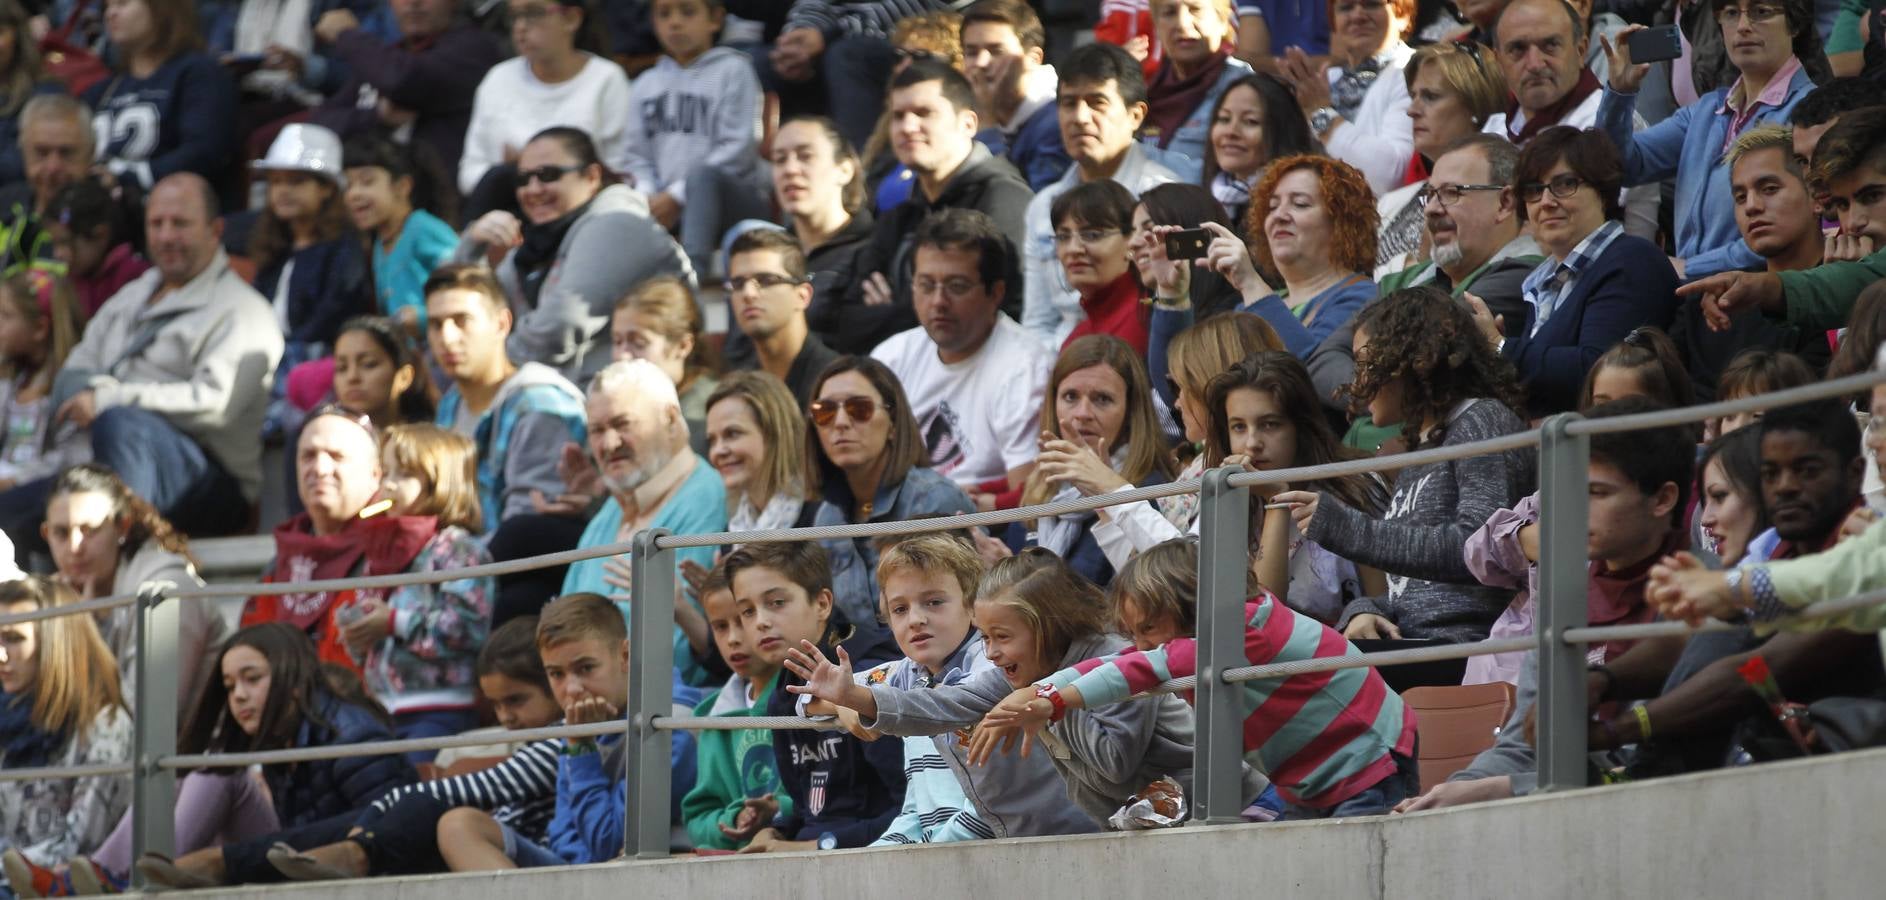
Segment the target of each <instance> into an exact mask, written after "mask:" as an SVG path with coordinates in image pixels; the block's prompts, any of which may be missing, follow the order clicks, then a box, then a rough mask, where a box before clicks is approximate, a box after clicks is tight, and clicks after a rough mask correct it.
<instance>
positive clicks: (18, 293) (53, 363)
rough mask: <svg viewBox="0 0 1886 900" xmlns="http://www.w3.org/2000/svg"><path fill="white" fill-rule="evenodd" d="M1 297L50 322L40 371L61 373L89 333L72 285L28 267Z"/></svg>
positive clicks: (6, 368) (1, 364) (2, 287)
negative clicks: (43, 304) (72, 353)
mask: <svg viewBox="0 0 1886 900" xmlns="http://www.w3.org/2000/svg"><path fill="white" fill-rule="evenodd" d="M27 43H31V41H28V42H27ZM42 294H43V295H44V300H45V302H46V307H45V309H43V310H42V309H41V308H40V305H39V304H40V300H41V299H42V298H41V295H42ZM0 298H4V300H5V301H6V302H7V303H10V304H12V305H13V308H14V309H15V310H16V311H18V312H19V314H20V315H22V316H25V317H26V320H27V321H28V322H29V323H30V324H32V325H38V324H39V323H40V322H42V321H45V322H47V332H48V333H47V340H48V342H49V346H48V347H47V350H46V361H45V362H44V363H42V364H41V365H40V367H39V368H40V371H42V372H45V373H46V374H47V375H51V374H53V373H55V372H58V371H59V369H60V368H61V367H63V366H64V365H65V358H66V356H67V355H69V354H71V352H72V348H73V347H76V346H78V343H79V337H80V336H82V335H83V334H84V333H85V316H84V315H83V314H82V313H80V312H79V300H78V296H77V295H76V294H74V293H73V291H72V282H70V281H67V280H66V279H64V278H62V277H60V276H58V275H54V274H52V273H51V272H48V271H46V270H44V269H35V268H27V269H23V270H21V271H19V272H15V273H14V274H12V275H9V276H7V277H6V279H5V280H0ZM15 374H17V373H16V372H15V371H14V368H13V365H12V364H11V363H8V362H5V361H3V360H0V375H4V376H6V377H12V376H13V375H15Z"/></svg>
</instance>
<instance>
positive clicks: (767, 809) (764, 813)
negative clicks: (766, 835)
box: [720, 794, 779, 844]
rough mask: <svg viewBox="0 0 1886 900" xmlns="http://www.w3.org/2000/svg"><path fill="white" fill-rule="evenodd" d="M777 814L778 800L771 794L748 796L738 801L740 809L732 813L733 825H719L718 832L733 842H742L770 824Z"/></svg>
mask: <svg viewBox="0 0 1886 900" xmlns="http://www.w3.org/2000/svg"><path fill="white" fill-rule="evenodd" d="M777 815H779V801H777V800H774V799H773V795H772V794H761V795H760V796H758V797H748V798H746V799H745V800H743V801H741V802H740V811H739V812H738V813H735V814H734V817H733V827H732V828H728V827H727V826H725V825H721V826H720V833H721V835H722V836H723V837H725V838H726V839H727V840H729V841H732V842H733V843H735V844H744V843H746V842H748V841H750V840H752V839H753V836H754V835H756V834H759V832H760V829H762V828H765V827H767V826H768V825H770V824H772V821H773V817H775V816H777Z"/></svg>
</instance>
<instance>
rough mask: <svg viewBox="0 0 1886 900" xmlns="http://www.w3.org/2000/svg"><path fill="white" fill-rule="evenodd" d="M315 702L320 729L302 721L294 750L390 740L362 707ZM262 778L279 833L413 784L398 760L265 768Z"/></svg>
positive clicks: (327, 699) (323, 698)
mask: <svg viewBox="0 0 1886 900" xmlns="http://www.w3.org/2000/svg"><path fill="white" fill-rule="evenodd" d="M317 699H318V706H319V709H318V711H317V716H316V718H318V719H319V721H320V722H321V723H325V725H323V724H318V723H317V722H316V721H314V720H313V719H307V720H304V721H303V722H302V723H301V730H300V731H299V732H298V733H297V734H296V735H295V746H297V747H330V746H333V745H336V744H359V743H363V742H366V741H390V740H392V739H393V729H391V728H389V727H387V725H386V724H385V723H384V722H382V721H380V719H379V717H378V716H375V715H374V714H373V713H372V712H369V711H368V710H367V709H366V708H365V707H362V706H357V705H355V704H352V703H347V702H345V701H343V700H341V699H340V698H338V697H335V696H334V695H332V694H330V693H328V692H326V691H322V692H321V693H320V694H319V695H317ZM262 777H263V780H265V781H266V782H268V791H269V798H270V799H271V800H273V801H274V802H275V816H276V818H277V819H278V820H280V822H281V824H282V827H283V828H289V827H292V826H295V825H305V824H307V823H309V822H315V821H319V820H321V819H325V818H328V817H330V816H338V815H340V814H341V813H345V812H352V811H353V810H356V809H359V808H360V807H363V806H366V805H367V804H369V803H372V802H373V801H375V800H378V799H379V798H380V795H382V794H384V793H386V792H387V791H389V790H391V789H393V788H396V787H399V786H400V785H403V784H411V783H413V782H415V781H418V780H419V777H418V775H417V774H415V773H414V772H413V767H412V765H411V764H410V763H408V762H407V761H406V757H404V756H401V755H399V754H387V755H381V756H349V757H343V758H341V759H324V760H317V761H315V762H304V763H293V764H290V765H280V766H268V767H265V768H264V769H263V770H262Z"/></svg>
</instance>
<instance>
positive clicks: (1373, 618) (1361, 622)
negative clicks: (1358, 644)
mask: <svg viewBox="0 0 1886 900" xmlns="http://www.w3.org/2000/svg"><path fill="white" fill-rule="evenodd" d="M1342 636H1343V637H1345V638H1348V639H1350V640H1354V641H1380V640H1397V641H1398V640H1401V629H1399V628H1396V627H1395V623H1393V622H1390V621H1389V620H1387V619H1385V618H1382V617H1381V616H1378V615H1376V614H1374V613H1357V614H1356V616H1355V618H1352V619H1350V620H1349V627H1347V628H1344V629H1343V630H1342Z"/></svg>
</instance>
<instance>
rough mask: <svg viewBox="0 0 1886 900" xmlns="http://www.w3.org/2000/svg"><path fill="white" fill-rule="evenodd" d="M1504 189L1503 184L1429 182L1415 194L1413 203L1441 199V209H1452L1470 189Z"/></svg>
mask: <svg viewBox="0 0 1886 900" xmlns="http://www.w3.org/2000/svg"><path fill="white" fill-rule="evenodd" d="M1505 189H1506V185H1503V184H1441V185H1434V184H1430V185H1428V186H1426V187H1423V188H1422V189H1421V190H1420V191H1419V192H1417V193H1416V194H1415V203H1416V204H1417V205H1419V206H1427V205H1428V201H1430V200H1439V201H1441V208H1442V209H1452V208H1453V207H1454V205H1455V204H1458V203H1459V202H1460V199H1461V198H1462V197H1465V196H1466V195H1467V194H1468V193H1469V192H1470V191H1499V190H1505Z"/></svg>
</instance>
